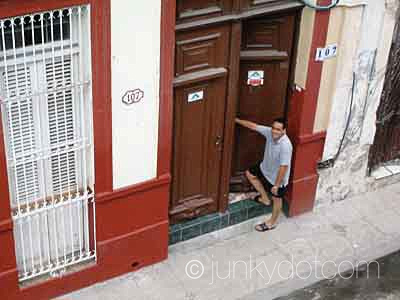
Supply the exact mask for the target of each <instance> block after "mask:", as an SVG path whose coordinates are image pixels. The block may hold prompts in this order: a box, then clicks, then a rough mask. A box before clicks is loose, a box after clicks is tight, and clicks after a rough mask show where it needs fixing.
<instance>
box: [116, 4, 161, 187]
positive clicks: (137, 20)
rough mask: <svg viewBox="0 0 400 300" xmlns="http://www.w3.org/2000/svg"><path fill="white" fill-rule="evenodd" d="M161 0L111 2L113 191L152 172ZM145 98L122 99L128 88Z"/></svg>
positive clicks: (155, 139) (156, 140)
mask: <svg viewBox="0 0 400 300" xmlns="http://www.w3.org/2000/svg"><path fill="white" fill-rule="evenodd" d="M160 21H161V0H151V1H131V0H112V1H111V55H112V103H113V104H112V110H113V111H112V118H113V122H112V126H113V128H112V131H113V186H114V189H117V188H122V187H126V186H129V185H132V184H136V183H139V182H143V181H146V180H149V179H152V178H154V177H155V176H156V172H157V169H156V168H157V145H158V118H159V85H160ZM135 89H140V90H141V91H143V92H144V98H143V99H142V100H141V101H140V102H138V103H134V104H131V105H127V104H125V103H123V102H122V98H123V96H124V95H125V94H126V92H128V91H130V90H135Z"/></svg>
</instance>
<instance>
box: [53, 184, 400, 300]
mask: <svg viewBox="0 0 400 300" xmlns="http://www.w3.org/2000/svg"><path fill="white" fill-rule="evenodd" d="M263 219H265V216H263V217H259V218H257V219H253V220H249V221H247V222H244V223H241V224H238V225H235V226H232V227H229V228H226V229H224V230H220V231H217V232H212V233H209V234H207V235H203V236H200V237H198V238H195V239H192V240H188V241H186V242H182V243H178V244H175V245H173V246H170V248H169V258H168V260H166V261H164V262H162V263H159V264H156V265H153V266H150V267H146V268H143V269H141V270H139V271H137V272H132V273H129V274H125V275H123V276H120V277H117V278H114V279H111V280H108V281H106V282H102V283H98V284H96V285H93V286H91V287H88V288H85V289H82V290H79V291H76V292H74V293H71V294H68V295H65V296H62V297H60V298H58V299H79V300H84V299H101V300H103V299H104V300H108V299H118V300H125V299H129V300H131V299H140V300H141V299H144V300H158V299H163V300H164V299H168V300H175V299H177V300H203V299H204V300H206V299H207V300H210V299H213V300H214V299H215V300H217V299H218V300H225V299H229V300H232V299H240V300H253V299H254V300H256V299H263V300H268V299H275V298H278V297H283V296H287V295H289V294H291V293H293V292H295V291H304V290H306V289H304V288H305V287H309V286H312V285H313V284H316V283H317V282H319V283H320V284H321V283H324V282H332V280H333V279H334V278H338V277H342V276H343V277H346V278H340V280H342V281H343V280H349V281H346V282H350V280H352V279H354V277H355V276H358V275H359V273H358V272H359V271H358V270H367V273H368V276H369V275H371V276H373V275H372V273H373V272H375V273H374V274H375V275H374V276H375V278H376V277H377V276H378V275H379V274H376V273H377V272H380V269H379V267H377V266H379V261H376V259H378V258H381V257H384V256H386V255H388V254H391V253H394V252H396V251H397V250H399V249H400V230H399V229H400V183H396V184H392V185H389V186H386V187H384V188H381V189H379V190H377V191H373V192H369V193H366V194H362V195H359V196H357V197H354V198H350V199H345V200H343V201H340V202H336V203H334V204H332V205H329V206H326V207H317V208H315V209H314V212H311V213H306V214H303V215H301V216H298V217H293V218H286V217H284V216H281V218H280V220H279V224H278V226H277V228H275V229H274V230H272V231H267V232H264V233H259V232H256V231H254V226H255V224H257V223H259V222H260V221H261V220H263ZM374 264H375V266H374ZM363 274H364V275H365V273H363ZM360 276H361V275H360ZM328 286H329V284H328ZM338 286H340V285H338ZM315 289H317V287H316V288H315ZM317 292H318V290H317ZM318 293H320V292H318ZM360 293H361V295H362V291H361V292H360ZM310 295H312V296H310ZM310 295H308V296H309V297H305V298H299V299H324V298H321V297H320V294H319V295H318V294H317V293H314V294H312V293H311V294H310ZM306 296H307V295H306ZM288 297H289V296H288ZM283 299H285V298H283ZM287 299H298V298H296V297H294V298H287ZM326 299H346V298H343V297H341V296H339V297H336V298H335V297H333V298H332V297H331V298H326ZM348 299H353V298H348ZM354 299H355V298H354ZM357 299H358V298H357ZM359 299H363V298H359ZM366 299H367V298H366ZM374 299H375V298H374ZM376 299H378V298H376ZM392 299H397V298H392Z"/></svg>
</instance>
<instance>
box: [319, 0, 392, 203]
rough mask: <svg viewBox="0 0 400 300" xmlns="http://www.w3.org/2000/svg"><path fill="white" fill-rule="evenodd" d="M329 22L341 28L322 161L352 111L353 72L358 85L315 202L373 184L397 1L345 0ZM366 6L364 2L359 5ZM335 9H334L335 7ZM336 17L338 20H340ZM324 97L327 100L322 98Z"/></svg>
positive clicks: (328, 153)
mask: <svg viewBox="0 0 400 300" xmlns="http://www.w3.org/2000/svg"><path fill="white" fill-rule="evenodd" d="M341 3H342V7H341V8H335V9H334V11H333V12H332V15H331V16H332V17H331V20H330V24H329V26H340V27H341V28H340V31H341V32H340V34H339V35H337V36H338V40H337V41H331V42H336V43H337V44H338V45H340V46H341V47H339V49H338V57H337V58H336V59H337V61H338V63H337V64H336V65H337V67H336V72H335V76H332V78H331V80H334V89H333V93H332V97H333V98H332V110H331V113H330V118H329V125H328V130H327V138H326V143H325V149H324V154H323V159H330V158H333V157H334V156H335V154H336V153H337V151H338V148H339V145H340V141H341V139H342V137H343V134H344V132H345V127H346V123H347V119H348V116H349V112H350V102H351V91H352V84H353V72H354V73H355V85H354V92H353V95H354V96H353V97H354V98H353V106H352V112H351V117H350V123H349V128H348V130H347V132H346V135H345V138H344V143H343V147H342V150H341V153H340V156H339V158H338V160H337V161H336V164H335V166H334V167H333V168H329V169H324V170H320V172H319V173H320V179H319V183H318V193H317V206H318V205H323V204H328V203H330V202H334V201H339V200H343V199H345V198H347V197H350V196H353V195H356V194H360V193H363V192H366V191H367V190H369V189H371V187H372V186H374V185H375V182H374V180H373V178H371V177H367V163H368V154H369V148H370V145H371V144H372V143H373V141H374V135H375V121H376V110H377V108H378V105H379V102H380V98H381V92H382V87H383V82H384V77H385V76H384V75H385V70H386V63H387V59H388V54H389V50H390V46H391V41H392V35H393V28H394V25H395V21H396V9H397V5H398V3H397V0H363V1H355V0H353V1H351V0H346V1H343V2H341ZM360 4H365V5H360ZM335 10H336V11H335ZM335 20H338V21H340V22H336V23H335ZM322 100H324V99H322Z"/></svg>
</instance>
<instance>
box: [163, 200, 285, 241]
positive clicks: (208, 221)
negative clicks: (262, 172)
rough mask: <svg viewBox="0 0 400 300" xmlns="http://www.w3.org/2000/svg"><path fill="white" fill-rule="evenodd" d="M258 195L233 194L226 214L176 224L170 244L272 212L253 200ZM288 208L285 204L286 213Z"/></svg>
mask: <svg viewBox="0 0 400 300" xmlns="http://www.w3.org/2000/svg"><path fill="white" fill-rule="evenodd" d="M255 195H257V194H256V193H243V194H231V195H230V201H231V203H230V205H229V207H228V210H227V211H226V212H225V213H214V214H209V215H206V216H202V217H198V218H196V219H193V220H189V221H185V222H183V223H179V224H174V225H171V226H170V229H169V244H170V245H173V244H176V243H179V242H183V241H187V240H190V239H193V238H195V237H198V236H201V235H204V234H207V233H210V232H214V231H217V230H221V229H224V228H227V227H230V226H233V225H236V224H239V223H242V222H245V221H247V220H250V219H253V218H256V217H258V216H261V215H265V214H268V213H270V212H271V207H270V206H268V207H267V206H265V205H263V204H260V203H257V202H255V201H253V200H251V199H253V197H254V196H255ZM287 209H288V207H287V205H286V203H285V205H284V211H287Z"/></svg>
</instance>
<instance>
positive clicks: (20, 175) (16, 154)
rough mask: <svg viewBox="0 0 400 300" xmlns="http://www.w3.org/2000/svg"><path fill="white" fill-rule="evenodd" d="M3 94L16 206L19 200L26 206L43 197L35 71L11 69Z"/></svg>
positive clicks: (3, 77) (3, 79)
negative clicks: (34, 102) (33, 85)
mask: <svg viewBox="0 0 400 300" xmlns="http://www.w3.org/2000/svg"><path fill="white" fill-rule="evenodd" d="M1 75H2V76H1V81H2V84H1V89H2V94H3V95H7V94H8V96H9V97H8V98H9V101H8V103H7V104H5V105H4V106H3V107H4V111H3V119H4V120H7V121H6V122H5V123H6V124H5V125H6V134H7V136H8V138H7V140H8V141H10V143H8V144H7V146H8V147H7V159H8V160H9V161H11V162H12V163H11V170H9V175H10V181H11V186H12V189H11V193H12V194H13V195H14V197H12V198H13V201H12V206H13V208H15V207H16V205H17V203H18V201H19V203H20V204H21V205H22V204H24V203H27V202H32V201H34V200H36V199H37V198H38V196H39V176H38V166H37V161H36V160H35V159H30V158H33V157H34V155H35V153H36V151H37V145H36V138H35V137H36V135H35V120H34V113H33V109H34V108H33V101H32V97H30V95H31V92H32V91H31V86H32V84H31V83H32V81H31V69H30V68H29V66H28V67H27V68H26V71H25V68H24V66H23V65H19V66H18V67H17V68H14V67H8V68H7V74H6V71H5V70H4V69H3V71H2V72H1Z"/></svg>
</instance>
